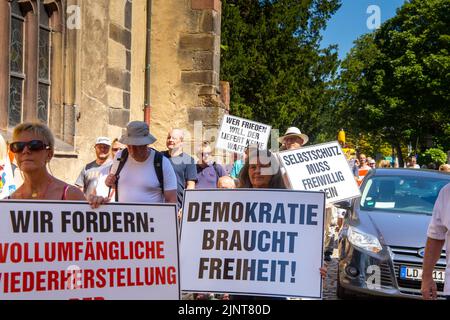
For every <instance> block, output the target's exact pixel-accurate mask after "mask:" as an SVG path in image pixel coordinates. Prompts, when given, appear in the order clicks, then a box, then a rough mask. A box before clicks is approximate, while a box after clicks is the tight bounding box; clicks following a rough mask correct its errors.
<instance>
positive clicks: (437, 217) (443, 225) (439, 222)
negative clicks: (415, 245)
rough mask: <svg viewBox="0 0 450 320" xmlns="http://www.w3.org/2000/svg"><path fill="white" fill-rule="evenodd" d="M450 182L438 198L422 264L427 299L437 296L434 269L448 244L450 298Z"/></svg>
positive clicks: (449, 295)
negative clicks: (443, 248)
mask: <svg viewBox="0 0 450 320" xmlns="http://www.w3.org/2000/svg"><path fill="white" fill-rule="evenodd" d="M449 228H450V183H449V184H447V185H446V186H444V187H443V188H442V189H441V191H440V192H439V195H438V197H437V199H436V202H435V204H434V208H433V216H432V218H431V222H430V225H429V226H428V234H427V235H428V239H427V245H426V247H425V255H424V257H423V266H422V270H423V272H422V288H421V291H422V297H423V298H424V299H425V300H432V299H436V298H437V287H436V283H435V282H434V280H433V270H434V266H435V265H436V262H437V261H438V260H439V258H440V256H441V251H442V247H443V246H444V244H445V242H447V244H446V252H447V255H446V259H447V267H446V269H445V284H444V295H446V296H447V299H450V280H449V279H450V263H449V262H450V234H449V232H448V230H449Z"/></svg>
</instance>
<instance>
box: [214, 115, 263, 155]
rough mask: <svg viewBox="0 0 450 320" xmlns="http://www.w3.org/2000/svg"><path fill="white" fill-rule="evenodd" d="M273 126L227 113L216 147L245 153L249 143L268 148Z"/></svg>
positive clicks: (260, 147)
mask: <svg viewBox="0 0 450 320" xmlns="http://www.w3.org/2000/svg"><path fill="white" fill-rule="evenodd" d="M270 129H271V126H269V125H266V124H262V123H259V122H255V121H251V120H246V119H243V118H239V117H235V116H230V115H228V114H227V115H225V116H224V117H223V119H222V124H221V126H220V131H219V137H218V139H217V143H216V148H218V149H223V150H227V151H230V152H235V153H240V154H243V153H244V151H245V148H246V147H247V146H248V145H252V144H258V147H259V149H267V142H268V141H269V136H270Z"/></svg>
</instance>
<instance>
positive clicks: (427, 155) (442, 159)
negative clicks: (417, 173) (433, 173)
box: [418, 148, 447, 167]
mask: <svg viewBox="0 0 450 320" xmlns="http://www.w3.org/2000/svg"><path fill="white" fill-rule="evenodd" d="M418 162H419V164H420V165H429V164H430V163H434V164H435V165H436V167H439V166H440V165H441V164H444V163H447V154H446V153H445V152H444V151H442V150H441V149H436V148H430V149H427V150H426V151H425V152H424V153H422V154H420V156H419V159H418Z"/></svg>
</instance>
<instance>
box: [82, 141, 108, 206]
mask: <svg viewBox="0 0 450 320" xmlns="http://www.w3.org/2000/svg"><path fill="white" fill-rule="evenodd" d="M94 150H95V155H96V159H95V160H94V161H92V162H90V163H88V164H86V165H85V166H84V167H83V169H82V170H81V172H80V175H79V176H78V179H77V181H76V182H75V185H76V186H77V187H78V188H79V189H80V190H81V191H83V193H84V194H85V196H86V197H88V196H89V195H98V196H102V197H108V191H109V188H108V187H107V186H106V185H105V180H106V177H107V176H108V173H109V170H110V169H111V165H112V160H111V159H110V151H111V140H110V139H109V138H107V137H98V138H97V140H96V141H95V145H94Z"/></svg>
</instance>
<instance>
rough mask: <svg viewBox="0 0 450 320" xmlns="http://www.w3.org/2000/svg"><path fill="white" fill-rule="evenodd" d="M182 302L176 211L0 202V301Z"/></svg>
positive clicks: (140, 206)
mask: <svg viewBox="0 0 450 320" xmlns="http://www.w3.org/2000/svg"><path fill="white" fill-rule="evenodd" d="M179 298H180V284H179V264H178V240H177V217H176V207H175V205H169V204H116V203H115V204H108V205H103V206H101V207H100V208H99V209H95V210H94V209H91V208H90V206H89V205H87V204H86V202H71V201H61V202H53V201H39V202H38V201H17V200H2V201H0V299H2V300H12V299H35V300H47V299H52V300H54V299H83V300H86V299H88V300H91V299H94V300H102V299H142V300H154V299H162V300H171V299H179Z"/></svg>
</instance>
